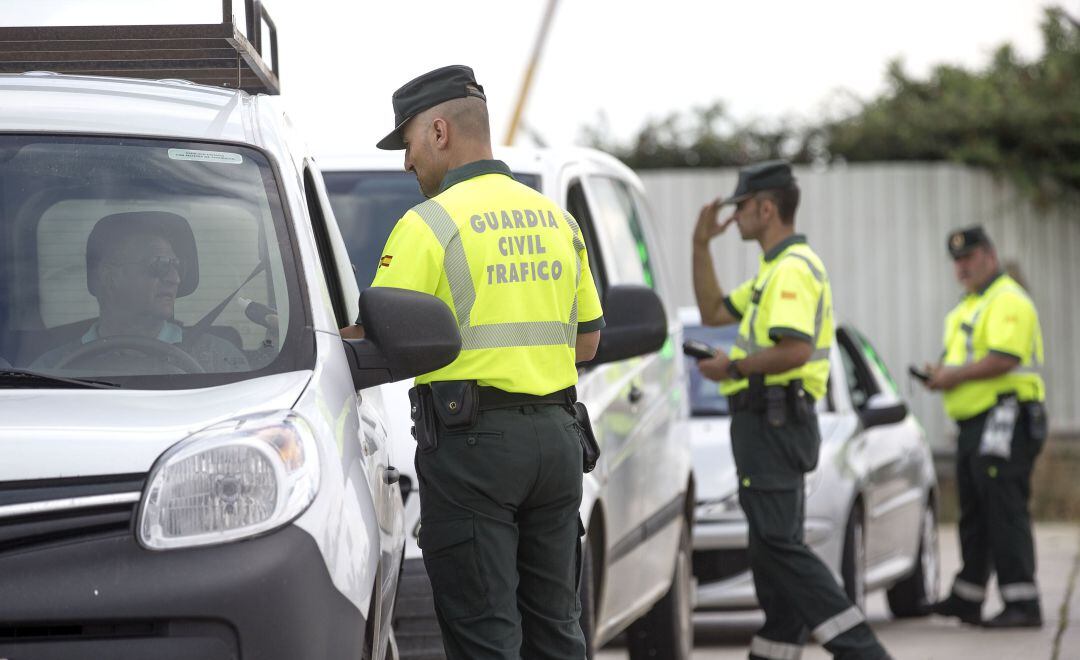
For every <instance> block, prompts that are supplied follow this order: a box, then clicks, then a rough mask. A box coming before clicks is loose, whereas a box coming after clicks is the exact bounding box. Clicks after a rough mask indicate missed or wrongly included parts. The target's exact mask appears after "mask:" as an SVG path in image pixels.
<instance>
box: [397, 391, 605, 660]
mask: <svg viewBox="0 0 1080 660" xmlns="http://www.w3.org/2000/svg"><path fill="white" fill-rule="evenodd" d="M438 437H439V446H438V448H437V449H435V450H434V451H431V452H424V451H421V450H419V449H418V450H417V456H416V472H417V476H418V477H419V481H420V539H419V541H420V547H421V549H422V550H423V553H424V565H425V566H426V567H427V572H428V577H429V578H430V579H431V587H432V591H433V592H434V595H435V612H436V614H437V616H438V620H439V626H440V628H441V630H442V637H443V646H444V648H445V649H446V655H447V657H448V658H449V659H450V660H458V659H460V660H483V659H486V658H499V659H507V660H508V659H511V658H515V659H516V658H526V660H532V659H534V658H551V659H553V660H554V659H556V658H557V659H559V660H568V659H569V660H574V659H578V658H584V657H585V638H584V636H583V635H582V633H581V627H580V624H579V621H578V620H579V617H580V615H581V605H580V602H579V600H578V593H577V579H578V565H579V563H580V560H581V558H580V547H579V538H580V530H581V523H580V521H579V517H578V508H579V507H580V505H581V482H582V477H581V460H582V459H581V442H580V440H579V436H578V431H577V429H576V426H575V422H574V418H573V416H571V415H570V413H569V412H567V410H566V408H564V407H562V406H557V405H542V406H531V405H530V406H521V407H517V408H505V409H497V410H490V411H484V412H481V413H480V414H479V419H478V421H477V423H476V425H475V426H473V427H472V428H470V429H468V430H465V431H456V432H449V431H447V430H446V429H444V428H442V427H440V428H439V431H438Z"/></svg>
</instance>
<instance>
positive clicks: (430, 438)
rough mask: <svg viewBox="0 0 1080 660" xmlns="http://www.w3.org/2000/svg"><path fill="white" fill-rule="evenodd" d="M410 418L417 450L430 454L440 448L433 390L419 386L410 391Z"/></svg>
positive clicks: (425, 386)
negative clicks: (432, 395)
mask: <svg viewBox="0 0 1080 660" xmlns="http://www.w3.org/2000/svg"><path fill="white" fill-rule="evenodd" d="M409 416H410V417H411V418H412V422H413V427H412V435H413V438H414V439H415V440H416V448H417V449H419V450H420V451H422V452H424V453H430V452H433V451H435V450H436V449H438V448H439V436H438V434H437V431H436V428H435V406H434V402H433V401H432V397H431V388H430V387H428V386H427V385H417V386H416V387H413V388H411V389H410V390H409Z"/></svg>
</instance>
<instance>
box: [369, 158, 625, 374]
mask: <svg viewBox="0 0 1080 660" xmlns="http://www.w3.org/2000/svg"><path fill="white" fill-rule="evenodd" d="M372 286H386V287H397V288H403V289H411V290H414V291H420V292H422V293H428V294H432V295H435V296H437V297H438V298H440V299H441V300H443V302H445V303H446V304H447V305H448V306H449V307H450V309H451V310H452V311H453V313H454V316H455V318H456V319H457V322H458V329H459V330H460V332H461V340H462V346H461V353H460V354H459V356H458V358H457V359H456V360H454V361H453V362H452V363H450V364H449V365H447V366H445V367H443V368H441V369H438V370H437V371H433V372H430V373H427V374H423V375H421V376H419V377H417V379H416V382H417V384H422V383H430V382H432V381H446V380H475V381H478V382H479V384H480V385H487V386H491V387H497V388H499V389H501V390H505V391H507V392H522V393H527V394H535V395H544V394H549V393H551V392H554V391H557V390H560V389H563V388H566V387H569V386H570V385H573V384H575V383H576V382H577V369H576V367H575V364H574V361H575V353H574V346H575V344H576V340H577V335H578V334H579V333H584V332H592V331H594V330H599V329H600V328H602V327H603V325H604V319H603V313H602V310H601V307H600V297H599V295H598V294H597V292H596V286H595V284H594V283H593V277H592V273H591V271H590V269H589V258H588V254H587V253H586V250H585V243H584V242H583V240H582V238H581V231H580V228H579V227H578V224H577V222H576V221H575V220H574V218H573V217H572V216H571V215H570V214H569V213H567V212H565V211H563V210H562V209H560V208H559V207H558V206H557V205H556V204H555V203H554V202H552V201H551V200H550V199H548V198H547V197H545V196H543V195H542V194H540V193H539V192H537V191H535V190H533V189H532V188H529V187H528V186H526V185H524V184H521V183H518V182H517V181H515V180H514V179H513V177H512V176H511V173H510V169H509V168H508V167H507V166H506V165H505V164H504V163H502V162H500V161H477V162H474V163H470V164H468V165H465V166H463V167H460V168H457V169H454V170H451V171H450V172H448V173H447V175H446V179H445V180H444V181H443V189H442V191H441V192H440V193H439V194H438V195H436V196H435V197H432V198H431V199H429V200H427V201H426V202H423V203H421V204H418V205H417V206H415V207H413V208H412V209H410V210H409V211H408V212H407V213H406V214H405V215H404V216H402V218H401V219H400V220H398V223H397V225H396V226H395V227H394V230H393V231H392V232H391V234H390V238H389V239H387V242H386V248H385V249H384V250H383V256H382V258H381V260H380V262H379V268H378V270H377V271H376V273H375V279H374V281H373V282H372Z"/></svg>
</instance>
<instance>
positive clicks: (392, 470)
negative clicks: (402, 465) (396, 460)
mask: <svg viewBox="0 0 1080 660" xmlns="http://www.w3.org/2000/svg"><path fill="white" fill-rule="evenodd" d="M383 479H384V480H385V481H386V485H388V486H392V485H394V484H396V483H397V482H398V480H399V479H401V473H400V472H398V469H397V468H396V467H394V466H392V465H388V466H386V470H385V471H384V472H383Z"/></svg>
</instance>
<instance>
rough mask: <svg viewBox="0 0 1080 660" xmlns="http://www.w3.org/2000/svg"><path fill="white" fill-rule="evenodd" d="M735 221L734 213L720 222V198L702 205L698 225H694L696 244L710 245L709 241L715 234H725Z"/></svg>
mask: <svg viewBox="0 0 1080 660" xmlns="http://www.w3.org/2000/svg"><path fill="white" fill-rule="evenodd" d="M734 221H735V216H734V215H733V216H731V217H729V218H728V219H727V220H724V221H723V222H720V199H719V198H717V199H714V200H713V201H711V202H709V203H708V204H706V205H705V206H702V207H701V212H700V213H699V214H698V220H697V225H695V226H694V244H696V245H702V246H705V245H708V244H709V241H711V240H712V239H713V238H714V237H715V236H719V235H720V234H723V233H724V231H725V230H727V228H728V227H729V226H730V225H731V223H732V222H734Z"/></svg>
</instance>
